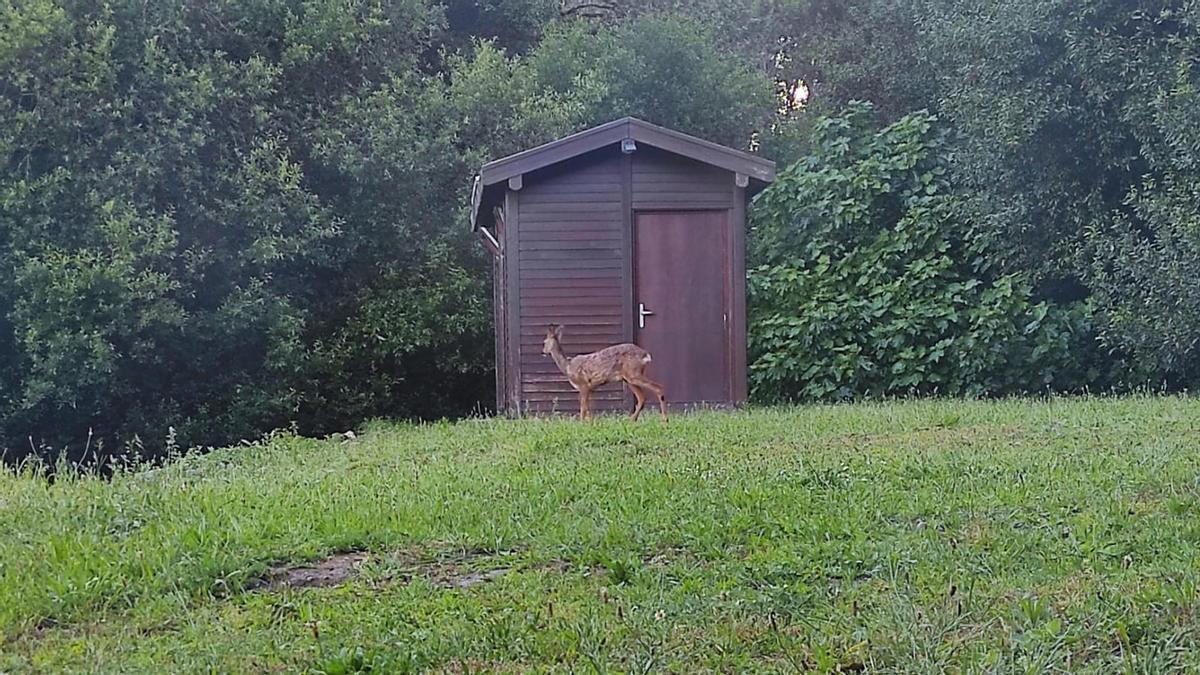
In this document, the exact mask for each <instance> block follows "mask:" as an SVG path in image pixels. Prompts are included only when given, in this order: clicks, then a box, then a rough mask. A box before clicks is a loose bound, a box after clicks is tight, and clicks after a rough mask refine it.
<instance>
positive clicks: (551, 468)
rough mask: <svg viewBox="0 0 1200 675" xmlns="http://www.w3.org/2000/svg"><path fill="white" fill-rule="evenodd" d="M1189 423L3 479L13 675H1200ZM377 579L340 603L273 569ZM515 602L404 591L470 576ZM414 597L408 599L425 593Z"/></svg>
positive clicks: (480, 589)
mask: <svg viewBox="0 0 1200 675" xmlns="http://www.w3.org/2000/svg"><path fill="white" fill-rule="evenodd" d="M1198 420H1200V402H1197V401H1192V400H1187V399H1179V398H1167V399H1152V398H1137V399H1123V400H1075V401H1052V402H1049V403H1034V402H1027V401H1010V402H999V403H963V402H920V403H896V404H879V405H863V406H854V407H815V408H802V409H798V410H791V411H756V412H752V413H740V414H733V415H724V414H712V415H699V416H695V417H690V418H680V419H676V420H673V421H672V422H671V423H670V425H668V426H664V425H662V424H661V423H659V422H658V421H643V422H642V423H640V424H637V425H631V424H629V423H627V422H625V421H623V420H606V421H603V422H600V423H598V424H594V425H591V426H584V425H579V424H577V423H574V422H566V421H554V422H547V421H526V422H519V423H513V422H506V421H471V422H464V423H461V424H456V425H432V426H421V427H410V426H378V427H376V428H374V429H372V430H370V431H369V433H367V434H365V435H364V436H363V437H361V438H359V439H358V440H356V441H353V442H348V443H338V442H321V441H311V440H303V439H296V438H279V439H276V440H274V441H272V442H270V443H266V444H263V445H261V446H256V447H251V448H239V449H235V450H225V451H218V452H215V453H213V454H211V455H209V456H206V457H192V458H187V459H185V460H182V461H180V462H178V463H176V464H173V465H171V466H169V467H167V468H165V469H161V470H157V471H152V472H149V473H142V474H127V475H121V476H118V477H116V478H115V479H114V480H112V481H111V482H104V481H100V480H94V479H89V478H74V479H68V480H63V481H60V482H57V483H55V484H53V485H47V483H46V482H45V481H43V480H38V479H35V478H31V477H28V476H23V477H18V476H13V475H11V474H3V473H0V671H5V670H15V671H22V670H26V669H34V670H62V669H71V670H81V671H92V672H95V671H120V670H128V671H147V670H162V669H170V670H198V669H210V668H211V669H217V670H222V671H233V672H248V671H263V670H267V669H271V668H277V669H287V670H294V669H295V670H299V669H308V668H313V667H322V668H326V669H329V670H336V668H337V667H338V666H340V665H345V664H350V662H352V661H354V660H355V658H356V657H355V654H356V653H357V652H359V650H360V649H361V654H362V658H363V659H365V660H367V661H371V660H374V661H375V663H376V665H379V666H383V667H385V668H387V669H389V670H400V669H403V668H405V667H406V666H413V667H417V668H428V667H441V668H452V669H459V668H470V669H478V668H484V669H489V670H509V669H511V670H520V669H538V670H540V669H549V668H558V669H562V670H589V669H591V668H592V667H593V666H596V667H598V668H601V669H604V668H610V669H616V670H622V671H623V670H632V669H641V668H643V667H649V668H650V669H654V670H658V669H674V670H697V669H727V670H733V671H745V670H750V669H764V670H792V669H794V668H796V667H803V668H827V667H831V666H834V665H836V664H837V663H839V662H840V663H842V664H844V665H845V664H851V663H865V664H866V665H867V666H868V667H871V668H875V669H888V668H898V669H904V670H910V671H911V670H929V669H936V668H938V667H942V666H945V665H948V664H949V665H953V664H959V665H965V666H968V669H969V670H976V669H980V668H985V667H987V666H989V665H990V664H992V665H995V666H997V667H998V668H999V669H1000V670H1009V669H1013V668H1020V669H1022V670H1024V669H1026V668H1028V669H1032V670H1034V671H1042V670H1045V669H1049V668H1051V667H1061V668H1069V669H1071V670H1080V669H1087V668H1091V669H1095V670H1103V671H1111V670H1112V669H1114V668H1118V667H1125V668H1134V669H1137V670H1148V671H1158V670H1162V669H1166V668H1169V667H1171V666H1176V667H1178V666H1187V667H1192V668H1195V667H1197V666H1198V665H1200V656H1197V655H1196V654H1194V653H1189V651H1188V650H1192V649H1194V648H1195V647H1196V644H1197V636H1198V634H1200V619H1198V618H1197V617H1196V615H1195V613H1196V611H1197V609H1198V608H1200V595H1198V593H1200V592H1198V590H1197V589H1198V583H1200V567H1198V566H1197V563H1198V562H1200V553H1198V550H1200V549H1197V543H1198V541H1200V519H1198V518H1197V515H1198V510H1200V455H1198V454H1197V446H1198V445H1200V422H1198ZM354 548H366V549H369V550H370V551H372V552H375V553H376V554H377V555H376V556H375V558H374V559H373V561H372V562H371V563H369V564H368V566H367V567H366V569H365V570H364V573H363V574H362V576H360V577H359V578H357V579H356V580H355V581H353V582H351V583H348V584H346V585H343V586H339V587H335V588H324V589H306V590H284V591H280V592H265V591H256V592H243V591H240V590H238V589H240V588H241V586H242V585H243V584H244V583H245V582H246V581H247V580H248V579H251V578H253V577H255V576H256V575H259V574H261V573H262V572H263V571H264V570H265V569H266V567H267V565H268V564H269V563H271V562H272V561H280V560H296V561H298V560H302V559H308V558H313V557H318V556H320V555H322V554H325V553H328V552H330V551H334V550H346V549H354ZM463 556H466V557H465V558H464V560H466V562H464V563H463V564H465V565H468V566H472V567H475V568H479V569H487V568H495V567H507V568H511V569H512V572H510V573H509V574H507V575H506V576H504V577H502V578H500V579H498V580H496V581H493V582H491V583H487V584H484V585H480V586H476V587H473V588H470V589H466V590H461V589H446V588H442V587H439V586H437V585H435V584H434V583H432V582H430V581H429V580H427V579H425V578H424V577H422V576H420V575H419V574H418V575H417V576H415V577H414V578H413V579H412V580H411V582H407V583H406V582H405V581H404V579H405V578H406V577H407V574H406V573H405V572H406V570H407V571H411V569H412V567H413V566H414V564H417V563H415V562H414V561H420V560H435V559H441V560H445V559H454V558H456V557H463ZM418 571H419V570H418Z"/></svg>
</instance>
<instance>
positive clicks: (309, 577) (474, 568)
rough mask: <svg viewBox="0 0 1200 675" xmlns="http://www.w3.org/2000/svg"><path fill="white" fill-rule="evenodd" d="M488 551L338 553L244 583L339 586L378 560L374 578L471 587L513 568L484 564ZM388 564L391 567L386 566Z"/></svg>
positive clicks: (251, 586)
mask: <svg viewBox="0 0 1200 675" xmlns="http://www.w3.org/2000/svg"><path fill="white" fill-rule="evenodd" d="M493 557H498V556H493V555H491V554H487V553H467V554H465V555H460V556H456V557H452V558H439V559H436V560H428V559H420V558H417V557H414V556H409V555H404V554H401V555H391V556H380V555H374V554H372V553H370V552H367V551H350V552H345V553H337V554H334V555H331V556H329V557H328V558H324V559H321V560H317V561H314V562H311V563H306V564H303V565H297V566H290V565H277V566H275V567H272V568H271V570H270V571H269V572H268V573H267V574H266V575H265V576H263V577H260V578H258V579H255V580H253V581H251V582H250V583H248V584H247V585H246V587H245V588H246V590H271V591H278V590H281V589H284V588H324V587H329V586H339V585H341V584H344V583H347V582H349V581H351V580H352V579H354V578H355V577H357V576H359V574H360V573H361V572H362V569H363V567H364V565H367V564H368V563H371V562H380V563H381V564H382V565H383V566H384V568H385V569H384V571H383V574H382V579H380V578H379V577H376V581H382V582H383V583H384V584H387V583H401V584H409V583H412V582H413V581H414V580H415V579H418V578H422V579H426V580H428V581H429V582H430V583H431V584H433V585H435V586H439V587H442V588H460V589H466V588H473V587H475V586H478V585H480V584H484V583H487V582H489V581H493V580H495V579H499V578H500V577H502V576H504V575H506V574H508V573H509V572H512V571H513V568H512V567H511V566H500V567H492V568H491V569H479V568H480V567H483V568H487V567H489V565H488V564H487V561H488V560H489V559H490V558H493ZM388 567H390V568H392V570H388V569H387V568H388Z"/></svg>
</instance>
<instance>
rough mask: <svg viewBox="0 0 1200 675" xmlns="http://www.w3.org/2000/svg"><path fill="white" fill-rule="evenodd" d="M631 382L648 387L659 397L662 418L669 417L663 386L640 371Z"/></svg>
mask: <svg viewBox="0 0 1200 675" xmlns="http://www.w3.org/2000/svg"><path fill="white" fill-rule="evenodd" d="M630 384H634V385H636V386H638V387H640V388H642V389H648V390H649V391H651V392H653V393H654V395H655V396H657V397H658V409H659V412H661V413H662V418H663V419H664V420H665V419H667V395H666V391H665V390H664V389H663V386H662V385H661V384H659V383H657V382H655V381H654V380H651V379H650V378H648V377H646V376H645V375H644V374H641V373H639V374H638V375H637V376H636V377H635V378H634V380H633V382H631V383H630Z"/></svg>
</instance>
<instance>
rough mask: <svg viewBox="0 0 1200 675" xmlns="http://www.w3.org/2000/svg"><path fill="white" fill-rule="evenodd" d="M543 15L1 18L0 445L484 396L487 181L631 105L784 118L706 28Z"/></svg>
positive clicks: (107, 13) (396, 409)
mask: <svg viewBox="0 0 1200 675" xmlns="http://www.w3.org/2000/svg"><path fill="white" fill-rule="evenodd" d="M553 4H555V3H546V2H492V3H482V4H480V3H466V2H457V3H451V4H450V5H449V6H446V7H443V6H442V5H440V4H439V3H436V2H426V1H424V0H359V1H356V2H351V3H346V2H331V1H325V0H303V1H301V0H278V1H275V0H272V1H267V2H238V3H220V4H215V5H214V4H199V5H198V4H196V3H190V2H155V3H151V4H149V5H147V4H146V3H144V2H140V1H138V2H133V1H117V2H112V3H107V4H94V3H68V2H52V1H50V0H44V1H38V2H30V3H18V4H16V5H12V4H8V3H5V4H3V5H0V25H3V26H5V30H4V31H3V32H4V36H3V38H0V39H2V40H3V41H0V69H2V70H0V119H4V120H5V123H4V124H3V125H2V126H0V259H2V260H3V261H4V263H3V264H0V448H3V447H8V449H9V453H10V456H11V455H12V453H14V452H15V453H16V454H17V455H20V454H22V453H24V452H27V451H29V450H30V449H31V448H33V449H34V450H35V451H37V452H39V453H42V454H52V453H56V452H58V451H60V450H62V449H63V448H69V449H70V450H71V452H72V453H73V454H74V455H75V456H78V455H79V454H80V453H81V452H83V451H85V450H86V451H89V452H99V453H110V452H114V451H118V452H124V451H126V450H129V449H133V450H138V449H139V448H140V447H141V446H143V445H144V446H145V447H146V448H147V449H148V450H149V451H156V450H158V449H161V448H162V447H163V445H164V443H165V441H166V439H167V438H168V436H170V437H171V438H172V439H173V442H174V443H178V444H181V445H184V446H190V445H195V444H212V443H226V442H231V441H236V440H238V439H240V438H252V437H255V436H257V435H259V434H261V433H263V432H265V431H268V430H270V429H272V428H277V427H281V426H287V425H288V424H289V423H293V422H294V423H296V424H298V425H299V429H300V430H301V431H303V432H306V433H319V432H323V431H328V430H334V429H338V428H345V427H346V426H348V425H352V424H355V423H357V422H359V421H361V420H363V419H364V418H367V417H372V416H392V417H396V416H401V417H403V416H420V417H429V416H438V415H449V414H461V413H463V412H466V411H468V410H470V409H471V408H472V406H474V405H476V404H477V402H478V401H480V400H486V399H487V392H489V391H490V389H489V384H488V378H489V373H490V362H491V355H492V346H491V341H490V337H489V332H490V303H489V301H490V297H491V294H490V292H489V290H488V284H489V283H490V280H489V279H488V278H487V275H486V270H487V269H488V266H487V265H486V261H484V260H483V256H482V255H480V253H479V251H478V247H477V245H476V242H475V241H474V240H473V238H472V237H471V236H469V233H468V232H467V230H466V227H465V216H464V213H465V206H466V204H467V201H468V196H469V188H470V175H471V174H472V172H473V171H474V170H475V168H476V167H477V166H478V165H479V163H481V162H482V161H484V160H485V159H486V158H489V157H494V156H499V155H502V154H506V153H509V152H513V151H516V150H519V149H522V148H524V147H527V146H529V145H532V144H536V143H540V142H545V141H548V140H551V139H553V138H555V137H557V136H559V135H561V134H564V133H567V132H570V131H574V130H577V129H580V128H584V127H587V126H590V125H592V124H595V123H598V122H602V121H607V120H608V119H609V118H611V117H613V116H615V115H618V114H637V115H640V116H643V117H645V118H646V119H649V120H652V121H656V122H661V123H664V124H669V125H672V126H675V127H678V128H681V129H685V130H688V131H692V132H694V133H698V134H701V135H704V136H708V137H712V138H716V139H718V140H721V141H723V142H726V143H731V144H735V145H745V144H746V143H747V141H748V140H749V138H750V134H751V132H752V131H753V130H754V129H755V127H756V125H761V124H764V123H765V121H766V120H767V119H769V117H770V114H771V113H770V111H771V100H772V94H771V88H770V83H769V82H768V81H767V80H765V79H764V78H763V77H761V75H758V74H755V73H752V72H751V71H750V70H749V68H748V67H746V66H744V65H742V64H741V63H740V62H739V61H737V60H728V59H724V58H721V55H718V54H715V53H713V52H711V50H710V49H709V48H710V46H711V44H712V43H713V41H714V38H713V34H712V32H711V29H709V28H708V27H706V26H704V25H700V24H697V23H695V22H693V21H689V20H687V19H681V18H670V17H646V18H644V19H639V20H637V21H632V22H629V23H625V24H621V25H619V26H614V27H611V28H605V29H600V30H587V29H584V28H583V27H581V26H573V25H562V26H549V27H547V25H546V22H547V20H548V19H550V18H553V15H554V12H553V11H551V10H552V7H551V6H552V5H553ZM502 17H503V20H502ZM547 30H548V31H549V32H548V34H545V35H543V33H544V32H546V31H547ZM481 36H482V37H486V38H489V39H490V40H491V41H490V42H478V41H476V38H477V37H481ZM535 44H536V48H533V46H534V45H535ZM521 49H528V50H530V51H528V53H527V54H525V55H524V56H519V55H516V54H515V53H514V51H513V50H521ZM662 81H670V82H671V83H672V86H669V87H662V86H658V83H660V82H662ZM701 92H704V95H705V96H706V98H707V99H708V100H709V101H710V102H711V103H712V104H713V105H712V107H707V106H706V107H697V106H695V105H693V103H694V101H695V99H696V98H697V96H699V95H700V93H701ZM131 446H132V448H131Z"/></svg>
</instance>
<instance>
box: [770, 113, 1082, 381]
mask: <svg viewBox="0 0 1200 675" xmlns="http://www.w3.org/2000/svg"><path fill="white" fill-rule="evenodd" d="M873 115H874V111H873V110H872V109H871V107H870V106H869V105H866V104H855V105H852V106H851V108H850V110H849V111H848V112H847V114H845V115H843V116H839V117H835V118H825V119H822V120H820V121H819V122H818V123H817V124H816V125H815V130H816V138H815V139H814V140H813V142H812V147H811V150H810V154H809V156H808V157H806V158H805V159H803V160H801V161H799V162H797V163H795V164H793V165H792V166H790V167H788V168H787V169H785V170H784V171H782V172H781V173H780V175H779V177H778V179H777V181H776V182H775V184H774V185H772V186H771V187H769V188H768V189H767V190H765V191H764V192H763V193H761V194H760V195H759V197H757V198H756V201H755V208H754V231H753V234H754V257H755V259H756V262H757V263H758V265H757V266H756V267H754V268H753V271H752V273H751V276H750V281H751V283H750V289H751V327H750V335H751V340H752V344H751V351H752V365H751V373H752V381H753V383H754V385H755V390H756V393H757V395H759V396H760V397H763V398H767V399H826V398H846V397H852V396H860V395H877V396H880V395H897V394H914V393H944V394H971V395H979V394H1000V393H1007V392H1016V391H1037V390H1044V389H1046V388H1068V387H1074V386H1079V385H1081V384H1084V383H1086V382H1087V381H1088V380H1087V378H1088V374H1087V373H1085V372H1083V368H1084V364H1082V363H1080V362H1079V360H1078V356H1079V355H1081V354H1083V353H1086V352H1084V351H1081V350H1080V349H1079V347H1080V346H1081V345H1087V343H1088V340H1089V336H1088V335H1087V332H1086V328H1087V323H1086V319H1087V310H1086V308H1084V307H1080V308H1076V309H1073V310H1070V311H1061V310H1055V309H1053V308H1051V307H1050V306H1049V305H1047V304H1046V303H1044V302H1043V303H1035V302H1033V301H1031V299H1030V289H1029V286H1028V284H1027V282H1026V281H1025V280H1024V279H1023V278H1022V277H1021V276H1019V275H1003V276H999V277H995V278H988V277H986V276H982V275H981V274H980V273H979V270H980V269H981V268H982V267H984V265H982V264H981V260H982V259H983V258H984V257H986V256H987V254H988V251H987V249H986V246H984V245H981V242H976V241H973V240H971V239H969V238H968V237H966V236H964V235H966V234H967V232H968V230H967V229H966V228H963V227H961V225H960V223H959V220H958V213H959V211H958V209H957V202H958V200H959V197H958V195H957V194H956V193H955V191H954V190H953V186H952V183H951V181H950V179H949V176H950V174H949V171H948V168H947V163H946V161H945V158H944V156H943V154H942V153H943V152H944V151H945V147H946V140H945V135H944V134H943V133H941V132H939V131H938V129H937V127H936V119H935V118H934V117H932V116H931V115H929V114H927V113H914V114H912V115H907V116H905V117H903V118H901V119H900V120H898V121H896V122H895V123H893V124H891V125H888V126H887V127H885V128H884V129H882V130H880V131H878V132H875V131H873V128H872V122H871V118H872V117H873ZM1092 376H1093V377H1094V375H1092Z"/></svg>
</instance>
